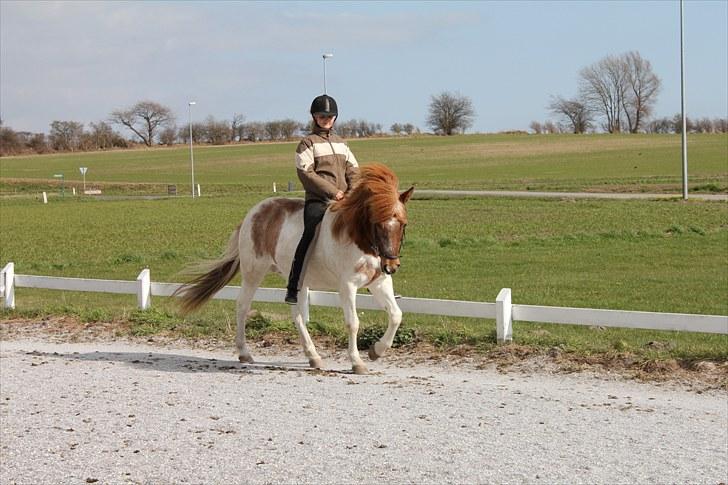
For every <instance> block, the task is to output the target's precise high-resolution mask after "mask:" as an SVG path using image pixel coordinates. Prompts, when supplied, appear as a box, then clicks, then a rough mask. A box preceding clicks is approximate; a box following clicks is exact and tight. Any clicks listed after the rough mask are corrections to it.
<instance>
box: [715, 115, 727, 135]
mask: <svg viewBox="0 0 728 485" xmlns="http://www.w3.org/2000/svg"><path fill="white" fill-rule="evenodd" d="M713 128H715V132H716V133H728V118H716V119H714V120H713Z"/></svg>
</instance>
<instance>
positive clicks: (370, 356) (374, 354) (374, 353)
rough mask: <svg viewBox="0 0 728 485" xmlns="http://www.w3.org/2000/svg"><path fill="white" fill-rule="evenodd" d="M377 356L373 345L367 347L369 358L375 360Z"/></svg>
mask: <svg viewBox="0 0 728 485" xmlns="http://www.w3.org/2000/svg"><path fill="white" fill-rule="evenodd" d="M379 357H380V356H379V355H377V351H376V350H374V345H372V346H371V347H369V358H370V359H371V360H377V359H378V358H379Z"/></svg>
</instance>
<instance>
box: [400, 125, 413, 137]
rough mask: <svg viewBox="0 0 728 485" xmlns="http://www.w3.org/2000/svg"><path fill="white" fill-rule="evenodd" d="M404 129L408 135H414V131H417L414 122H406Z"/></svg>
mask: <svg viewBox="0 0 728 485" xmlns="http://www.w3.org/2000/svg"><path fill="white" fill-rule="evenodd" d="M402 130H404V132H405V133H407V135H408V136H409V135H412V133H414V132H415V125H413V124H412V123H405V124H404V126H403V127H402Z"/></svg>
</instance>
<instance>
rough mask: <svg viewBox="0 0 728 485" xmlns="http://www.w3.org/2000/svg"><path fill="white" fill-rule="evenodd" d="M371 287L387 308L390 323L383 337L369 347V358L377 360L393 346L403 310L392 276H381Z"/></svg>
mask: <svg viewBox="0 0 728 485" xmlns="http://www.w3.org/2000/svg"><path fill="white" fill-rule="evenodd" d="M369 289H370V290H371V292H372V296H374V299H375V300H376V301H377V303H378V304H379V305H380V306H381V307H382V308H384V310H386V312H387V315H388V316H389V325H388V326H387V331H386V332H384V335H382V338H381V339H379V340H378V341H376V342H374V345H372V346H371V347H369V358H370V359H372V360H377V359H378V358H380V357H382V356H383V355H384V353H385V352H386V351H387V350H388V349H389V348H390V347H392V342H394V335H395V334H396V333H397V329H398V328H399V324H400V323H402V310H400V309H399V305H397V300H395V298H394V288H393V286H392V278H391V277H390V276H386V277H384V278H381V279H380V281H377V282H376V283H375V284H373V285H371V286H370V287H369Z"/></svg>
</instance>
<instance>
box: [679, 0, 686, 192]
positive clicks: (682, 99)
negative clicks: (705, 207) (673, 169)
mask: <svg viewBox="0 0 728 485" xmlns="http://www.w3.org/2000/svg"><path fill="white" fill-rule="evenodd" d="M684 23H685V22H684V20H683V0H680V113H681V114H680V116H681V117H682V130H680V131H681V135H682V137H681V140H682V195H683V199H684V200H688V141H687V133H685V132H686V131H687V122H686V120H685V45H684V34H683V30H684V26H683V24H684Z"/></svg>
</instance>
